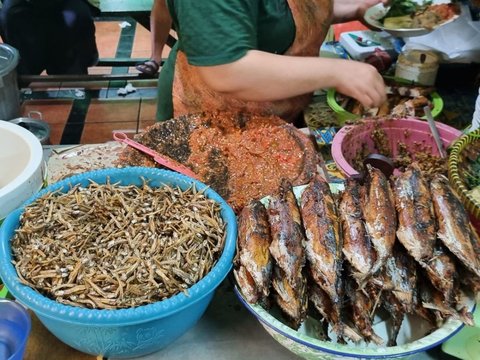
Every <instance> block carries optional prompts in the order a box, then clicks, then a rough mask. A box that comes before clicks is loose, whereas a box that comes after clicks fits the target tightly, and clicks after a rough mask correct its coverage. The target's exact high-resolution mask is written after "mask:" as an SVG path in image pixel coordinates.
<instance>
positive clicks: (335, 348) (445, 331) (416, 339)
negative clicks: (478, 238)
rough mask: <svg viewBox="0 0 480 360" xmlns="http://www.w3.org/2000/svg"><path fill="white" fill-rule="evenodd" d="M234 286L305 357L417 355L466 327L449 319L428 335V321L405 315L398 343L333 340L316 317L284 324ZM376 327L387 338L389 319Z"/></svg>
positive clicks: (282, 339)
mask: <svg viewBox="0 0 480 360" xmlns="http://www.w3.org/2000/svg"><path fill="white" fill-rule="evenodd" d="M234 290H235V294H236V295H237V297H238V298H239V299H240V301H241V302H242V303H243V305H244V306H245V307H246V308H247V309H248V310H249V311H250V312H251V313H252V314H253V315H254V316H255V317H256V318H257V319H258V321H259V322H260V323H261V324H262V326H263V327H264V328H265V330H266V331H267V332H268V333H269V334H270V335H271V336H272V337H273V338H274V339H275V340H276V341H278V342H279V343H280V344H281V345H282V346H284V347H286V348H287V349H288V350H290V351H292V352H293V353H295V354H297V355H298V356H301V357H303V358H305V359H317V360H319V359H322V360H323V359H325V360H339V359H342V360H344V359H356V360H358V359H388V358H390V359H392V358H402V359H409V358H411V359H417V358H418V355H419V353H421V352H424V351H426V350H428V349H430V348H433V347H436V346H438V345H440V344H442V343H443V342H444V341H446V340H447V339H449V338H450V337H452V336H453V335H455V334H456V333H457V332H458V331H460V330H461V329H462V327H463V324H462V323H461V322H460V321H458V320H453V319H449V320H447V321H446V322H445V323H444V324H443V326H441V327H440V328H438V329H437V330H435V331H433V332H432V333H430V334H428V335H426V332H427V331H428V329H429V327H428V325H427V324H426V322H425V321H423V320H421V319H420V318H419V317H417V316H406V317H405V319H404V321H403V324H402V327H401V328H400V333H399V336H398V338H397V343H398V345H397V346H392V347H383V346H376V345H373V344H365V343H360V344H354V343H347V344H345V345H343V344H338V343H336V342H333V341H332V342H330V341H322V340H319V339H318V336H316V334H318V333H319V332H320V331H321V328H322V326H321V324H320V323H319V322H318V321H317V320H315V319H313V318H311V317H307V319H306V320H305V321H304V323H303V324H302V325H301V326H300V328H299V329H298V330H297V331H296V330H293V329H292V328H290V327H288V326H287V325H285V324H284V322H283V319H282V317H281V315H280V314H279V312H278V313H277V312H276V309H275V308H272V310H270V311H267V310H265V309H264V308H262V307H261V306H260V305H252V304H249V303H248V302H247V301H246V300H245V299H244V298H243V296H242V294H241V293H240V291H239V290H238V288H237V287H236V286H235V287H234ZM466 302H467V304H468V307H469V308H470V309H472V311H473V309H474V308H475V303H474V301H473V300H471V299H467V300H466ZM373 328H374V330H375V332H376V333H377V334H378V335H379V336H381V337H382V338H384V339H386V338H387V334H388V331H389V329H390V323H389V322H388V321H383V320H381V319H376V321H375V324H374V327H373ZM329 336H330V337H331V338H335V334H334V333H329Z"/></svg>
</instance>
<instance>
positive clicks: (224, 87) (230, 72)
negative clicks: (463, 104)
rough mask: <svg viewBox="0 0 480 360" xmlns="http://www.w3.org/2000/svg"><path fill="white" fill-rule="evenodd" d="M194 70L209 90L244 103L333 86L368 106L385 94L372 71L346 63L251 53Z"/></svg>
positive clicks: (352, 62)
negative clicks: (237, 58) (231, 60)
mask: <svg viewBox="0 0 480 360" xmlns="http://www.w3.org/2000/svg"><path fill="white" fill-rule="evenodd" d="M198 69H199V71H200V75H201V77H202V79H203V80H204V81H205V83H206V84H207V85H208V86H209V87H211V88H212V89H213V90H215V91H218V92H221V93H224V94H229V95H231V96H234V97H236V98H239V99H241V100H246V101H273V100H281V99H286V98H290V97H294V96H297V95H301V94H306V93H311V92H313V91H315V90H317V89H320V88H330V87H334V88H337V89H339V90H345V91H344V93H345V94H347V95H350V96H353V97H354V98H356V99H358V100H359V101H360V102H362V104H366V105H367V106H369V105H376V104H377V103H378V102H379V101H382V100H383V95H382V92H383V93H384V92H385V90H384V88H382V86H383V81H382V80H381V76H380V75H379V74H378V72H377V71H376V70H375V68H373V67H372V66H370V65H367V64H362V63H358V62H356V61H350V60H341V59H329V58H319V57H295V56H285V55H275V54H271V53H266V52H262V51H257V50H251V51H248V52H247V54H246V55H245V56H244V57H242V58H241V59H239V60H237V61H235V62H233V63H230V64H225V65H218V66H203V67H199V68H198Z"/></svg>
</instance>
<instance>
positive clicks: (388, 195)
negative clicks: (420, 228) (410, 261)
mask: <svg viewBox="0 0 480 360" xmlns="http://www.w3.org/2000/svg"><path fill="white" fill-rule="evenodd" d="M367 175H368V176H367V181H366V183H365V191H364V196H363V203H362V210H363V216H364V219H365V227H366V229H367V234H368V236H369V237H370V239H371V241H372V244H373V247H374V248H375V251H376V253H377V260H376V261H375V264H374V265H373V268H372V273H375V272H377V271H378V270H379V269H380V268H381V267H382V266H383V265H384V264H385V262H386V261H387V259H388V257H389V256H390V255H391V253H392V249H393V244H394V243H395V238H396V230H397V214H396V211H395V202H394V197H393V191H392V189H391V187H390V184H389V182H388V179H387V178H386V177H385V175H384V174H383V173H382V172H381V171H380V170H379V169H377V168H374V167H372V166H370V165H367Z"/></svg>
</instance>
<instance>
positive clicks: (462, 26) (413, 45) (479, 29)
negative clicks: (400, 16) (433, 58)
mask: <svg viewBox="0 0 480 360" xmlns="http://www.w3.org/2000/svg"><path fill="white" fill-rule="evenodd" d="M461 10H462V11H461V14H460V16H459V18H458V19H456V20H455V21H452V22H451V23H449V24H446V25H444V26H441V27H439V28H438V29H436V30H434V31H432V32H431V33H429V34H427V35H423V36H417V37H411V38H405V39H404V40H405V46H404V47H403V51H406V50H413V49H418V50H433V51H436V52H438V53H439V55H440V57H441V62H447V63H471V62H475V63H477V62H480V21H472V17H471V13H470V9H469V7H468V6H466V5H462V6H461Z"/></svg>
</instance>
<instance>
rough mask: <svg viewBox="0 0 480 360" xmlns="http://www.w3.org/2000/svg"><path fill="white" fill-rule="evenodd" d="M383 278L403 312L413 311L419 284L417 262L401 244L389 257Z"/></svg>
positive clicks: (385, 287)
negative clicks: (416, 289)
mask: <svg viewBox="0 0 480 360" xmlns="http://www.w3.org/2000/svg"><path fill="white" fill-rule="evenodd" d="M383 278H384V281H383V282H384V289H386V290H388V291H391V292H392V294H393V296H394V297H395V298H396V299H397V300H398V303H399V304H400V305H401V306H402V308H403V312H405V313H411V312H413V310H414V308H415V294H414V293H415V288H416V286H417V271H416V264H415V262H414V260H413V259H412V258H411V257H409V256H408V254H407V253H406V251H405V250H403V249H402V247H401V246H400V245H397V246H395V247H394V251H393V255H392V256H391V257H389V258H388V259H387V263H386V264H385V271H384V276H383Z"/></svg>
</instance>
